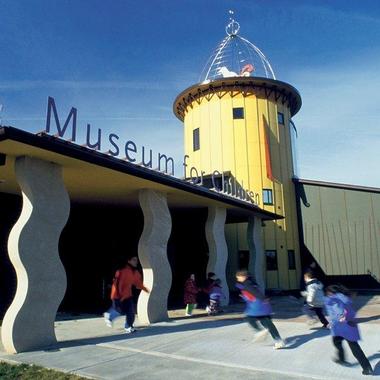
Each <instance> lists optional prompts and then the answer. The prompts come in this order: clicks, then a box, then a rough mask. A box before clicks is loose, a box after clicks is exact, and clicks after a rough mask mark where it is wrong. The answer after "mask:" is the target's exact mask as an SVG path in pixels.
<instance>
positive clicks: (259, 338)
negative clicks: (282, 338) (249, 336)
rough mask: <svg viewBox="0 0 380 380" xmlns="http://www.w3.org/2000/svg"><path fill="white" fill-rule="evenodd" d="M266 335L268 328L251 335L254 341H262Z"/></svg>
mask: <svg viewBox="0 0 380 380" xmlns="http://www.w3.org/2000/svg"><path fill="white" fill-rule="evenodd" d="M267 336H268V330H267V329H264V330H261V331H259V332H258V333H256V334H255V336H254V337H253V342H255V343H256V342H262V341H263V340H265V339H266V337H267Z"/></svg>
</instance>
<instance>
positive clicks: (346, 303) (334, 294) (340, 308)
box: [325, 285, 373, 375]
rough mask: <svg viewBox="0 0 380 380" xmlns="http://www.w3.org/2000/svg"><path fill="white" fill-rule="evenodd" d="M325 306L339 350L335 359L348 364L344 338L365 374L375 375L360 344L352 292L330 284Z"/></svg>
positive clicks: (334, 340) (334, 341)
mask: <svg viewBox="0 0 380 380" xmlns="http://www.w3.org/2000/svg"><path fill="white" fill-rule="evenodd" d="M326 295H327V297H326V301H325V306H326V310H327V313H328V315H329V318H330V325H329V327H330V329H331V335H332V337H333V344H334V346H335V347H336V349H337V350H338V357H337V358H336V359H333V360H334V362H336V363H338V364H342V365H344V364H346V363H347V362H346V360H345V354H344V349H343V346H342V342H343V340H346V341H347V343H348V346H349V347H350V349H351V351H352V354H353V355H354V356H355V358H356V359H357V360H358V362H359V363H360V365H361V367H362V369H363V371H362V374H363V375H373V369H372V367H371V364H370V363H369V361H368V359H367V357H366V356H365V354H364V352H363V350H362V349H361V347H360V346H359V343H358V340H359V339H360V335H359V329H358V325H357V322H356V320H355V316H356V312H355V310H354V308H353V307H352V301H351V298H350V293H349V291H348V290H347V289H345V288H344V287H343V286H341V285H330V286H329V287H327V289H326Z"/></svg>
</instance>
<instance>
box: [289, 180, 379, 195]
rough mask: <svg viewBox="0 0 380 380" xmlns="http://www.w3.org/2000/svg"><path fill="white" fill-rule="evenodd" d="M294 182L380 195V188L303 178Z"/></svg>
mask: <svg viewBox="0 0 380 380" xmlns="http://www.w3.org/2000/svg"><path fill="white" fill-rule="evenodd" d="M293 182H294V183H301V184H303V185H310V186H320V187H331V188H334V189H344V190H355V191H364V192H367V193H379V194H380V188H378V187H369V186H359V185H349V184H346V183H335V182H325V181H315V180H310V179H302V178H293Z"/></svg>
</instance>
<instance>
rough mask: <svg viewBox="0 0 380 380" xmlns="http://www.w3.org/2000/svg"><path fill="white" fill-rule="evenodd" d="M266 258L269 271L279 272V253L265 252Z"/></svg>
mask: <svg viewBox="0 0 380 380" xmlns="http://www.w3.org/2000/svg"><path fill="white" fill-rule="evenodd" d="M265 257H266V262H267V270H277V269H278V265H277V251H274V250H270V251H265Z"/></svg>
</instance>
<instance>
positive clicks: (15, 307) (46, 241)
mask: <svg viewBox="0 0 380 380" xmlns="http://www.w3.org/2000/svg"><path fill="white" fill-rule="evenodd" d="M15 174H16V178H17V181H18V183H19V185H20V188H21V191H22V198H23V206H22V211H21V215H20V217H19V219H18V221H17V222H16V224H15V225H14V227H13V228H12V230H11V232H10V235H9V239H8V252H9V258H10V260H11V262H12V264H13V266H14V268H15V271H16V276H17V290H16V295H15V297H14V299H13V302H12V304H11V305H10V307H9V308H8V310H7V312H6V314H5V316H4V320H3V324H2V327H1V337H2V342H3V345H4V348H5V349H6V351H7V352H9V353H16V352H23V351H29V350H33V349H40V348H43V347H47V346H50V345H52V344H55V343H56V342H57V339H56V336H55V332H54V320H55V317H56V313H57V309H58V306H59V304H60V303H61V301H62V298H63V296H64V294H65V291H66V273H65V269H64V267H63V265H62V263H61V261H60V258H59V254H58V241H59V237H60V234H61V231H62V229H63V227H64V226H65V224H66V222H67V219H68V217H69V212H70V200H69V197H68V194H67V192H66V189H65V186H64V183H63V180H62V170H61V167H60V166H58V165H56V164H53V163H51V162H46V161H42V160H39V159H35V158H31V157H18V158H17V159H16V161H15Z"/></svg>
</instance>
